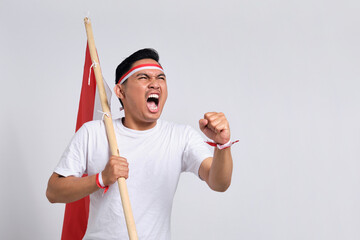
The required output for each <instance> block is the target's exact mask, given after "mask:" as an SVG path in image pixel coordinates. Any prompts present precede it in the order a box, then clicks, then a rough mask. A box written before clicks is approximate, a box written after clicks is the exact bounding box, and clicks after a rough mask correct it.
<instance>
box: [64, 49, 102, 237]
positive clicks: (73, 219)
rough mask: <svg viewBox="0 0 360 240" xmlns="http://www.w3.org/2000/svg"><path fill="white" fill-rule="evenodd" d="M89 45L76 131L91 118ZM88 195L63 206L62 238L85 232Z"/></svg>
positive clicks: (92, 96) (92, 78)
mask: <svg viewBox="0 0 360 240" xmlns="http://www.w3.org/2000/svg"><path fill="white" fill-rule="evenodd" d="M91 64H92V62H91V57H90V52H89V47H88V46H86V56H85V65H84V74H83V81H82V87H81V94H80V103H79V111H78V116H77V122H76V131H77V130H78V129H79V128H80V127H81V126H82V125H83V124H84V123H86V122H88V121H91V120H93V115H94V104H95V91H96V81H95V75H94V71H91V76H90V85H89V82H88V81H89V73H90V68H91ZM89 204H90V199H89V196H87V197H85V198H83V199H80V200H78V201H76V202H72V203H68V204H66V207H65V215H64V223H63V229H62V235H61V239H62V240H81V239H82V238H83V237H84V235H85V232H86V228H87V222H88V218H89Z"/></svg>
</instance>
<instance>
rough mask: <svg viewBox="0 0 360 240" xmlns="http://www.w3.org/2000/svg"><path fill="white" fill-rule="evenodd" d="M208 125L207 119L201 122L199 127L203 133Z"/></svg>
mask: <svg viewBox="0 0 360 240" xmlns="http://www.w3.org/2000/svg"><path fill="white" fill-rule="evenodd" d="M207 124H208V120H206V119H200V120H199V127H200V130H201V131H204V129H205V127H206V125H207Z"/></svg>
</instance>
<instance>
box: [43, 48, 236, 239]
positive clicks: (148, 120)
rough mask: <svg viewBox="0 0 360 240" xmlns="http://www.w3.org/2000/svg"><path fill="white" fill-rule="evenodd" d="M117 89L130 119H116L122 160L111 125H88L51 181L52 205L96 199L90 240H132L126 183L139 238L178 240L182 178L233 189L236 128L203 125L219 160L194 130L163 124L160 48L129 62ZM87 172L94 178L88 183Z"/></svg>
mask: <svg viewBox="0 0 360 240" xmlns="http://www.w3.org/2000/svg"><path fill="white" fill-rule="evenodd" d="M115 83H116V85H115V87H114V91H115V94H116V95H117V97H118V98H119V100H120V102H121V104H122V106H123V108H124V111H125V117H124V118H122V119H116V120H114V129H115V133H116V137H117V141H118V146H119V149H120V155H121V157H117V156H110V150H109V147H108V142H107V138H106V132H105V126H104V123H103V121H92V122H88V123H86V124H84V125H83V126H82V127H81V128H80V129H79V130H78V131H77V133H76V134H75V136H74V138H73V139H72V141H71V142H70V144H69V146H68V147H67V149H66V150H65V152H64V154H63V156H62V157H61V159H60V162H59V164H58V166H57V167H56V168H55V170H54V173H53V174H52V176H51V177H50V179H49V183H48V188H47V192H46V195H47V198H48V199H49V201H50V202H51V203H57V202H61V203H69V202H73V201H76V200H78V199H81V198H83V197H85V196H87V195H89V194H90V212H89V220H88V228H87V232H86V234H85V236H84V239H128V235H127V229H126V225H125V220H124V216H123V210H122V206H121V200H120V194H119V190H118V187H117V186H116V184H114V183H115V182H116V180H117V179H118V178H119V177H124V178H126V179H127V186H128V190H129V196H130V201H131V205H132V210H133V215H134V219H135V223H136V228H137V232H138V236H139V239H154V240H155V239H156V240H160V239H170V218H171V208H172V201H173V197H174V194H175V190H176V187H177V183H178V180H179V177H180V173H181V172H184V171H188V172H193V173H194V174H196V175H197V176H199V177H200V179H202V180H204V181H205V182H206V183H207V184H208V185H209V187H210V188H211V189H213V190H215V191H225V190H226V189H227V188H228V187H229V185H230V182H231V175H232V157H231V152H230V148H229V146H231V142H230V129H229V123H228V121H227V119H226V117H225V116H224V114H222V113H216V112H210V113H206V114H205V115H204V118H203V119H200V121H199V126H200V129H201V131H202V132H203V133H204V134H205V135H206V136H207V137H208V138H209V139H211V140H213V141H214V143H216V144H217V147H215V150H214V153H213V155H212V154H211V153H210V151H209V149H208V147H207V146H206V144H205V143H204V141H203V140H202V139H201V137H200V135H199V134H198V133H197V132H196V131H195V130H193V129H192V128H191V127H189V126H185V125H179V124H175V123H169V122H166V121H162V120H160V119H159V118H160V115H161V112H162V110H163V107H164V105H165V102H166V99H167V83H166V75H165V73H164V70H163V69H162V67H161V65H160V63H159V56H158V54H157V52H156V51H155V50H153V49H142V50H139V51H137V52H135V53H134V54H132V55H131V56H129V57H128V58H127V59H125V60H124V61H123V62H122V63H121V64H120V65H119V66H118V67H117V69H116V80H115ZM215 146H216V145H215ZM84 173H86V174H88V176H87V177H83V178H81V176H82V175H83V174H84ZM101 188H105V189H106V190H108V191H107V192H105V191H103V190H101ZM99 190H100V191H99Z"/></svg>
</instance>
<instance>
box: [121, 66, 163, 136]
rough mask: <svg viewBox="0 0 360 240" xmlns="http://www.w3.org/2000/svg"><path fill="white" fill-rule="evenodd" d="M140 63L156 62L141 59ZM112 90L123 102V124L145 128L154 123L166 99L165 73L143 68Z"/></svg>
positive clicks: (139, 128)
mask: <svg viewBox="0 0 360 240" xmlns="http://www.w3.org/2000/svg"><path fill="white" fill-rule="evenodd" d="M140 64H158V63H157V62H156V61H155V60H153V59H142V60H139V61H137V62H135V63H134V64H133V65H132V67H136V66H138V65H140ZM114 91H115V93H116V95H117V96H118V98H120V99H121V101H122V102H123V104H124V110H125V126H127V127H130V128H133V129H138V130H145V129H149V128H151V127H153V126H155V125H156V121H157V120H158V119H159V117H160V115H161V112H162V110H163V108H164V105H165V102H166V99H167V85H166V76H165V74H164V73H163V72H162V71H160V70H158V69H143V70H141V71H139V72H136V73H135V74H133V75H132V76H130V77H129V78H128V79H127V80H126V81H125V82H124V83H123V84H121V85H119V84H117V85H116V86H115V88H114Z"/></svg>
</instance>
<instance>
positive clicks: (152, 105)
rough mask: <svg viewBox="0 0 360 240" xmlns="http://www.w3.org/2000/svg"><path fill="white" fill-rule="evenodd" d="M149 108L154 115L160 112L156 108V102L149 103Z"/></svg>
mask: <svg viewBox="0 0 360 240" xmlns="http://www.w3.org/2000/svg"><path fill="white" fill-rule="evenodd" d="M147 107H148V109H149V111H150V112H152V113H156V112H158V110H159V109H158V107H157V106H156V104H155V102H153V101H149V102H147Z"/></svg>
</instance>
